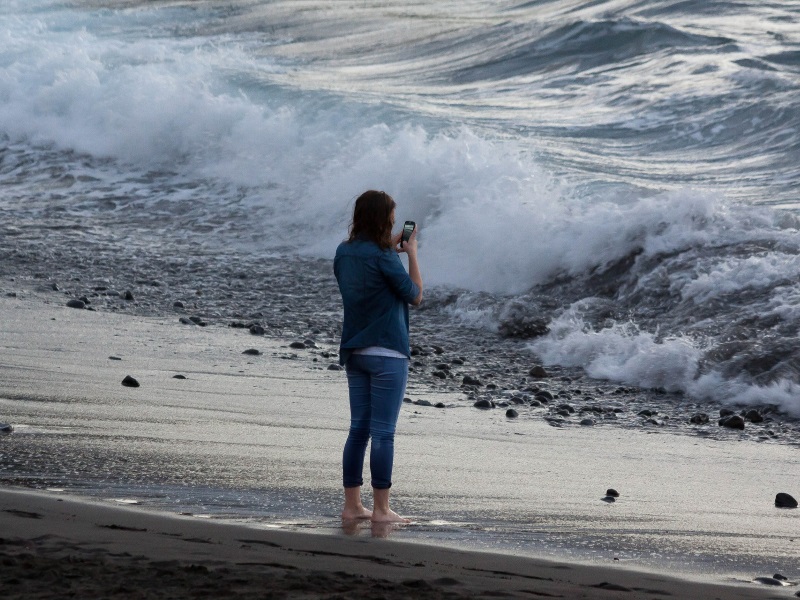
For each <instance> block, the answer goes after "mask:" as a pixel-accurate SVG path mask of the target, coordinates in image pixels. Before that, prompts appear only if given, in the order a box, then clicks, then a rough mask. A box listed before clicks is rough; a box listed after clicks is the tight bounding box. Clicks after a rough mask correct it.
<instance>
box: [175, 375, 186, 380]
mask: <svg viewBox="0 0 800 600" xmlns="http://www.w3.org/2000/svg"><path fill="white" fill-rule="evenodd" d="M172 378H173V379H186V375H173V376H172Z"/></svg>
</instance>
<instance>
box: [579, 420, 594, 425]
mask: <svg viewBox="0 0 800 600" xmlns="http://www.w3.org/2000/svg"><path fill="white" fill-rule="evenodd" d="M580 424H581V425H583V426H584V427H592V426H593V425H594V419H583V420H582V421H581V423H580Z"/></svg>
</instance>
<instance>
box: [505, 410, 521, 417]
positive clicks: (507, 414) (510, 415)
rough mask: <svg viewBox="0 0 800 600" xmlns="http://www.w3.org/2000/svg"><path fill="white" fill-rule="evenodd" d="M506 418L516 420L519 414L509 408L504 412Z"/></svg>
mask: <svg viewBox="0 0 800 600" xmlns="http://www.w3.org/2000/svg"><path fill="white" fill-rule="evenodd" d="M506 416H507V417H508V418H509V419H516V418H517V417H518V416H519V413H518V412H517V411H515V410H514V409H513V408H509V409H508V410H507V411H506Z"/></svg>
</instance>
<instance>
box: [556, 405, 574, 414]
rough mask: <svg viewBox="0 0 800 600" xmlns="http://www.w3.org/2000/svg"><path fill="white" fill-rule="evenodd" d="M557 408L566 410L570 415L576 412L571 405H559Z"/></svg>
mask: <svg viewBox="0 0 800 600" xmlns="http://www.w3.org/2000/svg"><path fill="white" fill-rule="evenodd" d="M556 408H557V409H558V410H565V411H567V412H568V413H570V414H572V413H574V412H575V409H574V408H573V407H572V405H571V404H559V405H558V406H556Z"/></svg>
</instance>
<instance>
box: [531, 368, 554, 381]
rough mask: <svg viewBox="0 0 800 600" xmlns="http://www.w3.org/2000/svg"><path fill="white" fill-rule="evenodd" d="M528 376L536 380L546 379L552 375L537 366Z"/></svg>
mask: <svg viewBox="0 0 800 600" xmlns="http://www.w3.org/2000/svg"><path fill="white" fill-rule="evenodd" d="M528 375H530V376H531V377H534V378H536V379H545V378H547V377H550V374H549V373H548V372H547V371H546V370H545V368H544V367H543V366H541V365H536V366H534V367H531V370H530V371H528Z"/></svg>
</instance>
